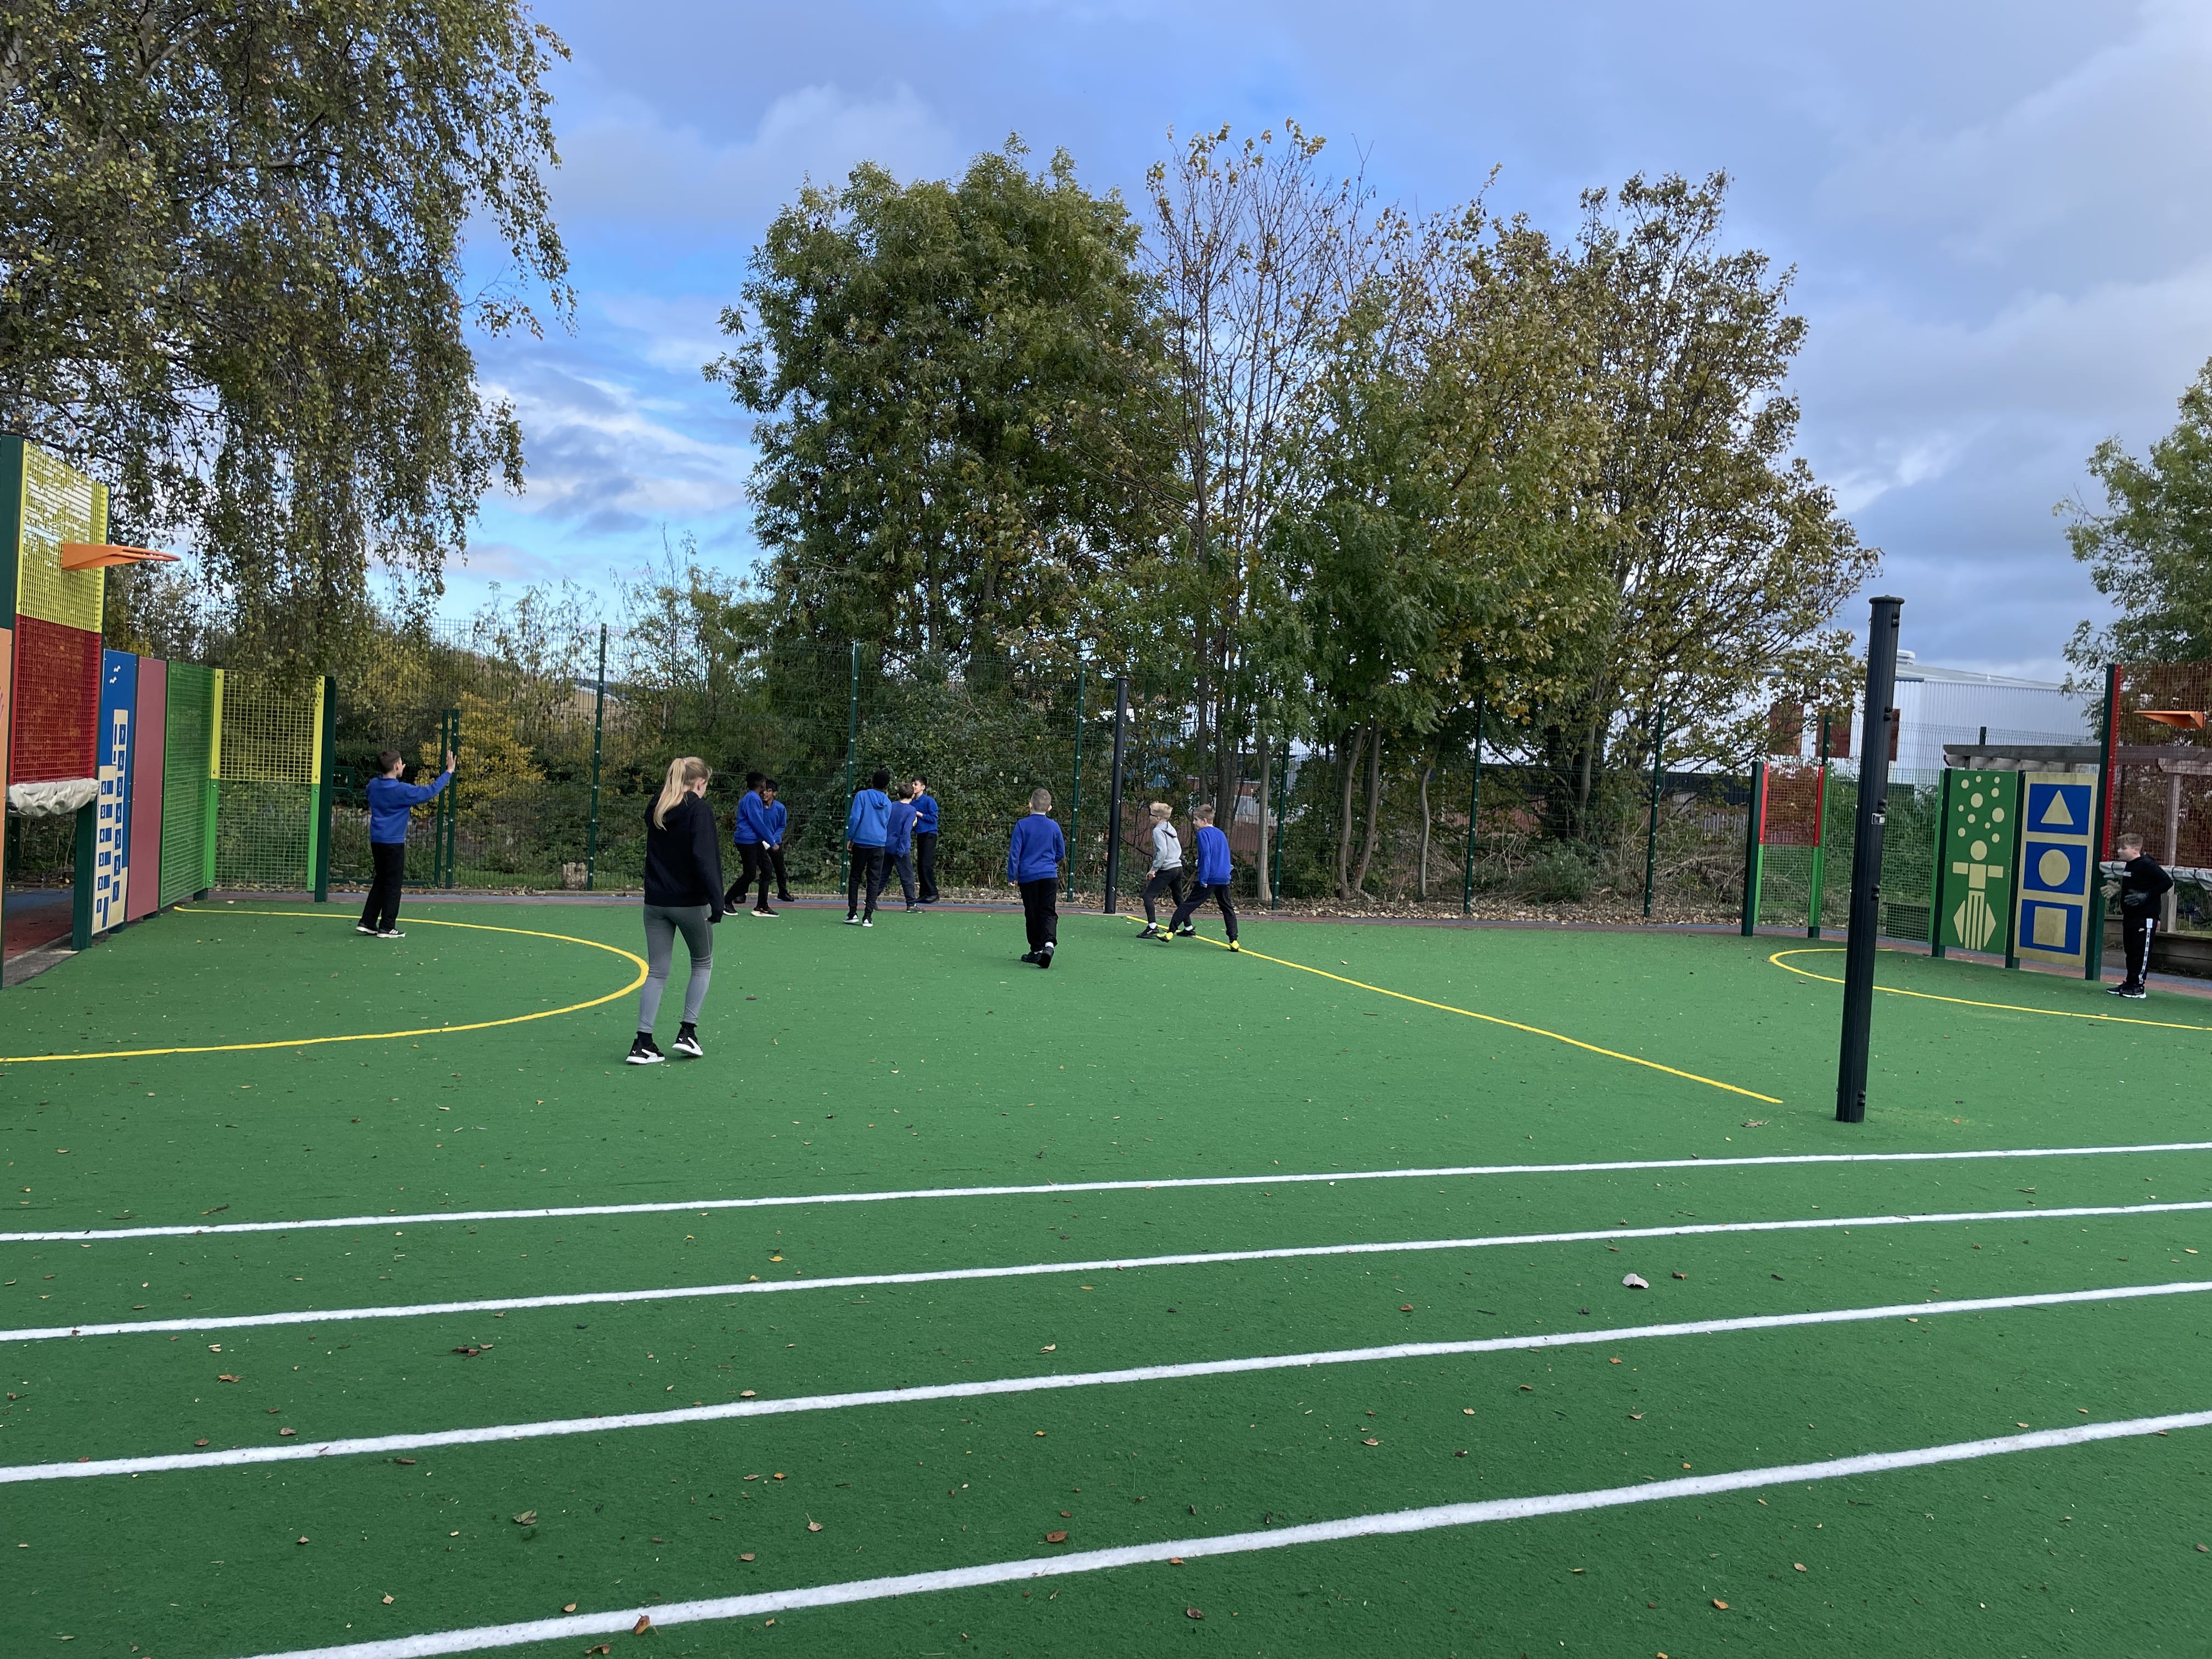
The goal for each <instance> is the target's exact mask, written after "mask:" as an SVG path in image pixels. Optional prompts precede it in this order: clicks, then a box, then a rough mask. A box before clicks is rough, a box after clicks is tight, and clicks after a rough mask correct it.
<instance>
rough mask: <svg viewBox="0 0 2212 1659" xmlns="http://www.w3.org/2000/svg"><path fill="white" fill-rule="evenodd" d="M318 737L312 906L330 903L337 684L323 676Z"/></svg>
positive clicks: (333, 679) (335, 765)
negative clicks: (320, 731) (333, 751)
mask: <svg viewBox="0 0 2212 1659" xmlns="http://www.w3.org/2000/svg"><path fill="white" fill-rule="evenodd" d="M322 728H323V729H322V733H321V736H320V738H319V739H318V747H319V749H320V750H321V752H320V754H319V756H318V757H317V758H318V764H317V765H316V768H315V835H314V842H315V845H314V852H315V860H314V862H315V870H314V882H315V902H316V903H318V904H328V903H329V902H331V816H332V814H331V796H332V793H333V792H332V790H331V778H332V777H333V776H334V775H336V771H337V762H336V761H335V760H334V759H333V758H332V757H331V751H332V750H335V749H336V748H337V732H338V683H337V680H336V679H335V678H332V677H331V675H328V674H325V675H324V676H323V719H322Z"/></svg>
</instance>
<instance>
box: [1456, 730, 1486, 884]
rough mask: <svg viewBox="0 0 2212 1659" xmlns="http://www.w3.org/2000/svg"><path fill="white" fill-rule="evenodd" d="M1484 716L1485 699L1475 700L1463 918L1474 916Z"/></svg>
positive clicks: (1461, 880) (1463, 879) (1463, 875)
mask: <svg viewBox="0 0 2212 1659" xmlns="http://www.w3.org/2000/svg"><path fill="white" fill-rule="evenodd" d="M1482 714H1483V699H1482V698H1481V697H1480V696H1477V697H1476V698H1475V700H1474V783H1473V784H1472V785H1470V786H1469V787H1468V792H1467V864H1466V868H1465V869H1464V870H1463V871H1462V872H1461V874H1460V883H1459V913H1460V915H1463V916H1471V915H1474V826H1475V823H1476V821H1477V817H1478V815H1479V814H1480V811H1481V810H1482Z"/></svg>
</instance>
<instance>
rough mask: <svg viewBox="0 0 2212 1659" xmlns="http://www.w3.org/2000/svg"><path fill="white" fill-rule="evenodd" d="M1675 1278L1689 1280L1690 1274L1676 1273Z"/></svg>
mask: <svg viewBox="0 0 2212 1659" xmlns="http://www.w3.org/2000/svg"><path fill="white" fill-rule="evenodd" d="M1674 1277H1675V1278H1677V1279H1687V1278H1688V1277H1689V1274H1687V1273H1676V1274H1675V1275H1674Z"/></svg>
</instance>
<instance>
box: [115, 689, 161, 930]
mask: <svg viewBox="0 0 2212 1659" xmlns="http://www.w3.org/2000/svg"><path fill="white" fill-rule="evenodd" d="M168 727H169V665H168V664H167V663H165V662H163V661H161V660H160V659H158V658H155V657H141V658H139V659H138V707H137V708H136V709H135V710H134V711H132V714H131V885H130V887H129V889H128V890H127V893H126V897H125V908H124V912H123V919H124V920H125V921H137V920H138V918H139V917H141V916H150V915H153V914H154V912H155V911H156V910H158V909H160V908H161V754H162V749H163V746H164V744H165V743H166V742H167V738H168Z"/></svg>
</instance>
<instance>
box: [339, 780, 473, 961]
mask: <svg viewBox="0 0 2212 1659" xmlns="http://www.w3.org/2000/svg"><path fill="white" fill-rule="evenodd" d="M376 765H377V770H378V773H379V774H380V775H378V776H376V777H373V778H371V779H370V780H369V781H368V856H369V860H370V862H371V864H372V865H373V866H374V870H375V879H374V880H373V881H371V882H370V883H369V884H368V902H367V903H366V904H364V905H362V907H361V920H360V921H357V922H356V923H355V924H354V929H353V930H354V932H356V933H368V934H371V935H373V936H374V937H375V938H377V939H405V938H406V937H407V935H406V934H405V933H402V932H400V930H399V888H400V883H401V881H402V880H403V878H404V877H405V875H406V873H407V819H408V816H409V815H410V813H412V812H413V811H414V810H415V809H416V807H418V806H420V805H422V803H423V802H424V801H427V800H435V799H437V798H438V793H439V792H440V791H441V790H442V789H444V788H445V787H446V786H447V784H449V783H451V782H452V781H453V750H450V749H449V750H447V751H446V769H445V770H444V771H442V772H441V773H439V774H438V781H437V782H435V783H430V784H422V783H405V782H403V781H401V780H400V774H401V773H403V772H404V771H405V770H406V769H407V763H406V761H405V760H404V759H403V758H402V757H401V756H400V753H399V751H398V750H397V749H387V750H385V751H384V752H383V753H382V754H380V755H379V756H378V757H376Z"/></svg>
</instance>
